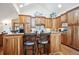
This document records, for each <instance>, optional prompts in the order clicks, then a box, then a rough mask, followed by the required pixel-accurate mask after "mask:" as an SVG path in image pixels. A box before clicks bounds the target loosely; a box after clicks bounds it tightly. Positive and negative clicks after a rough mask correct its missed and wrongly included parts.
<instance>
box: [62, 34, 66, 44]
mask: <svg viewBox="0 0 79 59" xmlns="http://www.w3.org/2000/svg"><path fill="white" fill-rule="evenodd" d="M61 43H62V44H67V33H66V32H64V33H61Z"/></svg>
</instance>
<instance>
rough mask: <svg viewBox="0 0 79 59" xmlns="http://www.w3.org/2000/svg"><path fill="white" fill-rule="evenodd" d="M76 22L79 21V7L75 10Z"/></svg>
mask: <svg viewBox="0 0 79 59" xmlns="http://www.w3.org/2000/svg"><path fill="white" fill-rule="evenodd" d="M74 23H75V24H76V23H79V8H77V9H76V10H74Z"/></svg>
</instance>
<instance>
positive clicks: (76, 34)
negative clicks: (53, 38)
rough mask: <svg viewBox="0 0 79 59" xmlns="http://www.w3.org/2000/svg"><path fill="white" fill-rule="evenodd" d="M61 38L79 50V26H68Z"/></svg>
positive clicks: (66, 43)
mask: <svg viewBox="0 0 79 59" xmlns="http://www.w3.org/2000/svg"><path fill="white" fill-rule="evenodd" d="M61 38H62V40H61V42H62V43H63V44H65V45H67V46H69V47H72V48H74V49H76V50H79V26H77V25H74V26H68V31H67V32H66V33H62V35H61Z"/></svg>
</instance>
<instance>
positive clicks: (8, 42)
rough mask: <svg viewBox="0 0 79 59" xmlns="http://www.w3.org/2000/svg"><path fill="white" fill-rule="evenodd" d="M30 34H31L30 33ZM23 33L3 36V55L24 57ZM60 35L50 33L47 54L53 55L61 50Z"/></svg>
mask: <svg viewBox="0 0 79 59" xmlns="http://www.w3.org/2000/svg"><path fill="white" fill-rule="evenodd" d="M30 34H31V33H30ZM23 36H24V33H12V34H4V35H3V54H4V55H24V42H23V41H24V39H23ZM60 45H61V33H59V32H58V33H51V34H50V38H49V47H48V48H49V53H50V54H51V53H55V52H58V51H60V49H61V46H60Z"/></svg>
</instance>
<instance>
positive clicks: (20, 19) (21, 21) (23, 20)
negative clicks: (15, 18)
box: [19, 15, 25, 23]
mask: <svg viewBox="0 0 79 59" xmlns="http://www.w3.org/2000/svg"><path fill="white" fill-rule="evenodd" d="M19 22H20V23H25V16H24V15H19Z"/></svg>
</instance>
